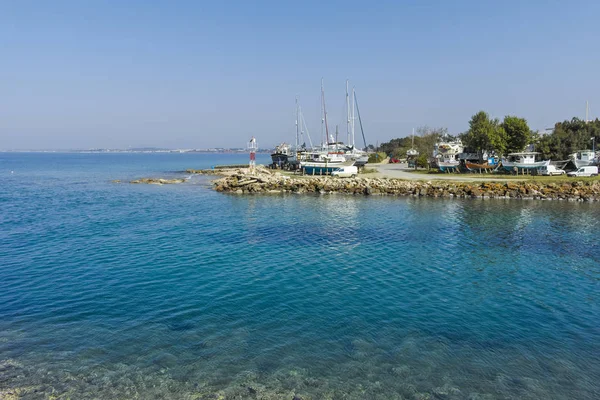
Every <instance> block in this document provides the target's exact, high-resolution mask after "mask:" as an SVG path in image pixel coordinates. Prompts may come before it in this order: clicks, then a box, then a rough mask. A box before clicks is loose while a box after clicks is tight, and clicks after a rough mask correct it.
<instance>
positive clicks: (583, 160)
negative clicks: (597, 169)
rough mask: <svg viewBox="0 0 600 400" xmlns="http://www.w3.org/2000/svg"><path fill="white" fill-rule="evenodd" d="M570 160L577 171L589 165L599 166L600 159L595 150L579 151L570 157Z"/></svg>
mask: <svg viewBox="0 0 600 400" xmlns="http://www.w3.org/2000/svg"><path fill="white" fill-rule="evenodd" d="M569 158H570V159H571V161H573V164H575V167H576V168H577V169H579V168H581V167H587V166H588V165H598V157H597V155H596V152H595V151H594V150H579V151H578V152H577V153H573V154H571V155H569Z"/></svg>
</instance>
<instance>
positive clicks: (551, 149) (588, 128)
mask: <svg viewBox="0 0 600 400" xmlns="http://www.w3.org/2000/svg"><path fill="white" fill-rule="evenodd" d="M598 140H600V120H598V119H597V118H596V119H595V120H593V121H587V122H586V121H584V120H581V119H579V118H573V119H571V120H570V121H564V122H557V123H556V124H555V125H554V129H553V130H552V133H550V134H546V135H544V134H539V133H536V134H535V136H534V143H535V145H536V146H535V148H536V150H537V151H539V152H540V153H542V155H543V157H544V158H545V159H547V158H551V159H553V160H566V159H568V158H569V154H572V153H575V152H577V151H579V150H586V149H591V148H592V147H593V146H595V145H596V144H597V143H598Z"/></svg>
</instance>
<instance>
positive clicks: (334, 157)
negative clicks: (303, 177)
mask: <svg viewBox="0 0 600 400" xmlns="http://www.w3.org/2000/svg"><path fill="white" fill-rule="evenodd" d="M302 156H303V159H301V160H300V169H301V170H302V171H303V172H304V173H305V174H307V175H329V174H331V173H332V172H333V170H334V169H336V168H339V167H341V166H350V165H354V161H352V160H350V161H348V160H346V157H344V155H343V154H338V153H327V152H323V151H316V152H307V153H304V154H303V155H302Z"/></svg>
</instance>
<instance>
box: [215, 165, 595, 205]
mask: <svg viewBox="0 0 600 400" xmlns="http://www.w3.org/2000/svg"><path fill="white" fill-rule="evenodd" d="M213 184H214V186H215V189H216V190H217V191H218V192H231V193H315V194H330V193H345V194H360V195H393V196H417V197H446V198H454V197H459V198H481V199H489V198H517V199H540V200H546V199H547V200H552V199H567V200H572V201H598V200H600V181H596V180H591V181H586V182H583V181H573V182H564V183H561V184H556V183H550V182H549V183H544V182H537V181H510V182H506V183H499V182H456V181H428V182H424V181H407V180H402V179H391V178H363V177H357V178H346V179H340V178H334V177H330V176H326V177H322V176H319V177H317V176H314V177H313V176H293V177H291V176H286V175H282V174H280V173H271V172H270V171H269V173H262V171H258V172H257V173H255V174H253V175H251V174H249V172H248V171H241V170H240V171H237V172H236V171H231V172H230V173H229V174H228V175H227V176H225V177H223V178H220V179H217V180H215V181H214V182H213Z"/></svg>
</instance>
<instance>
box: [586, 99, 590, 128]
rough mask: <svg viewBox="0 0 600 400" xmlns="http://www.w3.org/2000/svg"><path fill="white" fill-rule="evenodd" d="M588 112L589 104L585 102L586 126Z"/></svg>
mask: <svg viewBox="0 0 600 400" xmlns="http://www.w3.org/2000/svg"><path fill="white" fill-rule="evenodd" d="M589 111H590V103H589V101H586V102H585V123H586V124H587V123H588V114H589Z"/></svg>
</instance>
